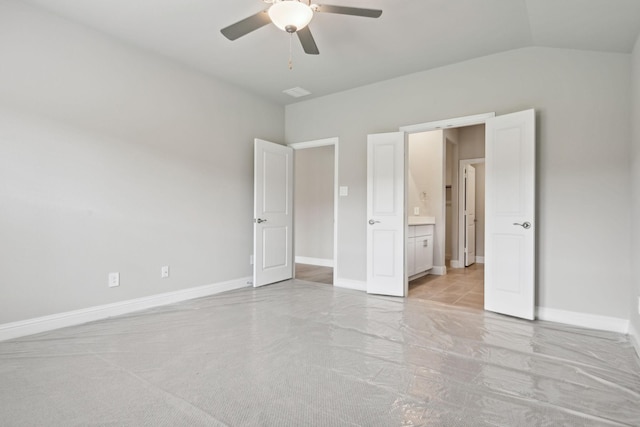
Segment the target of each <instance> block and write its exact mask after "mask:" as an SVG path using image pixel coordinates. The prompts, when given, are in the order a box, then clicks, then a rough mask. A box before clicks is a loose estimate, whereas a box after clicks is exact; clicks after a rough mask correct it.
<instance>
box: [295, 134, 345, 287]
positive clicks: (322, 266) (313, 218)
mask: <svg viewBox="0 0 640 427" xmlns="http://www.w3.org/2000/svg"><path fill="white" fill-rule="evenodd" d="M290 146H291V147H292V148H294V150H295V151H294V153H295V161H294V183H295V185H294V198H293V200H294V230H295V235H294V260H295V269H294V278H296V279H299V280H306V281H310V282H315V283H324V284H328V285H333V281H334V275H335V268H336V263H335V259H336V236H335V232H336V227H335V217H336V211H337V200H336V183H337V176H336V175H337V162H336V158H337V155H336V153H337V138H330V139H325V140H319V141H309V142H304V143H298V144H291V145H290Z"/></svg>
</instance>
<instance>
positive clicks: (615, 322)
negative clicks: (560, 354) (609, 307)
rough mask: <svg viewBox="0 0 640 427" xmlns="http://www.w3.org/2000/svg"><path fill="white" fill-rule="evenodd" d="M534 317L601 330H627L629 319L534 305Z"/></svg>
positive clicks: (623, 331) (620, 331)
mask: <svg viewBox="0 0 640 427" xmlns="http://www.w3.org/2000/svg"><path fill="white" fill-rule="evenodd" d="M536 318H537V319H539V320H547V321H549V322H556V323H564V324H567V325H573V326H580V327H583V328H590V329H599V330H602V331H612V332H619V333H621V334H626V333H627V332H629V321H628V320H626V319H620V318H617V317H608V316H600V315H597V314H587V313H578V312H575V311H565V310H556V309H555V308H547V307H536Z"/></svg>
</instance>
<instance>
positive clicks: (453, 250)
mask: <svg viewBox="0 0 640 427" xmlns="http://www.w3.org/2000/svg"><path fill="white" fill-rule="evenodd" d="M444 139H445V141H446V143H447V147H448V149H447V151H446V153H445V154H446V158H445V164H447V168H449V167H450V168H451V190H450V192H451V206H445V216H446V218H447V220H446V223H447V224H446V225H447V228H448V230H446V231H445V254H446V253H447V245H449V248H448V250H449V251H450V253H449V254H447V255H446V256H450V259H452V260H455V261H457V260H458V235H459V230H458V210H459V207H458V205H459V203H458V191H459V188H460V187H459V182H458V172H459V170H458V169H459V165H460V162H459V159H458V151H459V147H458V143H459V141H460V129H458V128H454V129H445V130H444ZM445 175H446V173H445ZM447 209H448V210H449V211H450V212H449V213H447V212H446V211H447Z"/></svg>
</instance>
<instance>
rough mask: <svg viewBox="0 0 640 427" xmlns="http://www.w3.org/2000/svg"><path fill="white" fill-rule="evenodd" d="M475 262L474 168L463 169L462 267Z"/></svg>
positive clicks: (468, 166) (469, 166)
mask: <svg viewBox="0 0 640 427" xmlns="http://www.w3.org/2000/svg"><path fill="white" fill-rule="evenodd" d="M475 262H476V168H474V167H473V166H471V165H466V166H465V167H464V266H465V267H468V266H470V265H471V264H475Z"/></svg>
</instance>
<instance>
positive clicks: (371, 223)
mask: <svg viewBox="0 0 640 427" xmlns="http://www.w3.org/2000/svg"><path fill="white" fill-rule="evenodd" d="M379 222H380V221H374V220H372V219H370V220H369V225H373V224H378V223H379Z"/></svg>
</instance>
